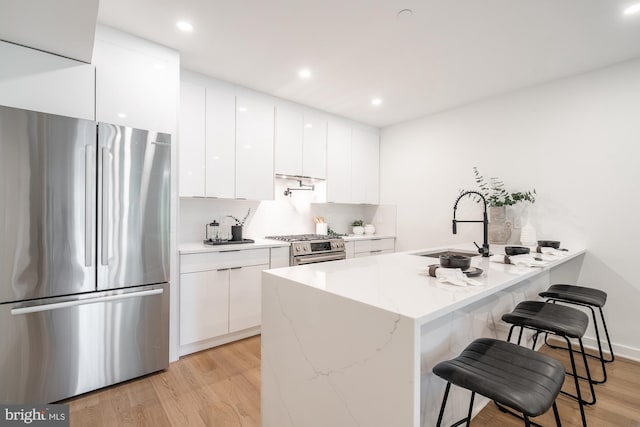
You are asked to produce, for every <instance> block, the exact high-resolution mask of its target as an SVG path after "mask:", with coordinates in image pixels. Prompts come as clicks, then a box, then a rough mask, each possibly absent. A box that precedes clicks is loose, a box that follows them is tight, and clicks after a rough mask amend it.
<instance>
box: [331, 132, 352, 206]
mask: <svg viewBox="0 0 640 427" xmlns="http://www.w3.org/2000/svg"><path fill="white" fill-rule="evenodd" d="M327 157H328V158H329V159H330V161H329V162H328V164H327V201H328V202H336V203H350V202H351V127H350V126H348V125H347V124H345V123H342V122H338V121H334V120H329V123H328V127H327Z"/></svg>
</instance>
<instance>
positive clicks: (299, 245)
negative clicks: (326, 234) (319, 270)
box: [289, 239, 346, 265]
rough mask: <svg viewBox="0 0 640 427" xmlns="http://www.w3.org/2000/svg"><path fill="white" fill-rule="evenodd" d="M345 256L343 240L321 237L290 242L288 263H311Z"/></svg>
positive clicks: (334, 259)
mask: <svg viewBox="0 0 640 427" xmlns="http://www.w3.org/2000/svg"><path fill="white" fill-rule="evenodd" d="M345 258H346V252H345V247H344V240H342V239H323V240H307V241H300V242H292V243H291V258H290V262H289V264H290V265H304V264H313V263H317V262H326V261H336V260H340V259H345Z"/></svg>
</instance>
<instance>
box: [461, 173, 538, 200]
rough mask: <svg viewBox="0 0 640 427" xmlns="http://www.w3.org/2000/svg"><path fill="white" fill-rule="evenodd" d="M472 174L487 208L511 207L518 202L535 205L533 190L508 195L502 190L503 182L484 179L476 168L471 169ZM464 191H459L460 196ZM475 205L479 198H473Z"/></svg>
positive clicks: (494, 178) (497, 179)
mask: <svg viewBox="0 0 640 427" xmlns="http://www.w3.org/2000/svg"><path fill="white" fill-rule="evenodd" d="M473 174H474V176H475V181H476V184H478V191H479V192H480V193H481V194H482V195H483V196H484V198H485V199H486V200H487V204H488V205H489V206H493V207H497V206H513V205H515V204H516V203H519V202H525V201H526V202H531V203H535V201H536V190H535V189H533V190H531V191H526V192H522V191H517V192H514V193H509V192H508V191H507V190H506V189H505V188H504V182H502V180H501V179H499V178H497V177H491V178H489V179H486V178H485V177H484V175H482V174H481V173H480V171H479V170H478V168H477V167H476V166H474V167H473ZM464 191H465V190H460V194H462V193H463V192H464ZM473 199H474V200H475V201H476V203H479V202H480V201H481V199H480V197H477V196H476V197H473Z"/></svg>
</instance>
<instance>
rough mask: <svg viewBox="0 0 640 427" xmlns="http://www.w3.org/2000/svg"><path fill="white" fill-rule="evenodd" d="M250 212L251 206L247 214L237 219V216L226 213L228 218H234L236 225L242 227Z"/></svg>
mask: <svg viewBox="0 0 640 427" xmlns="http://www.w3.org/2000/svg"><path fill="white" fill-rule="evenodd" d="M250 212H251V208H249V210H248V211H247V214H246V215H245V216H244V218H242V220H239V219H238V218H236V217H235V216H233V215H227V216H228V217H229V218H231V219H232V220H234V221H235V222H236V225H239V226H240V227H242V226H243V225H244V223H245V221H246V220H247V218H249V213H250Z"/></svg>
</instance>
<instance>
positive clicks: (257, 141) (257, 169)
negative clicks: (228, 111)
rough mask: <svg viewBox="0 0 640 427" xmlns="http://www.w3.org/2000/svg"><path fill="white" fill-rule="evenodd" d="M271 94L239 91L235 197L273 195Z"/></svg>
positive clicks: (268, 198) (237, 101)
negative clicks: (268, 95) (269, 95)
mask: <svg viewBox="0 0 640 427" xmlns="http://www.w3.org/2000/svg"><path fill="white" fill-rule="evenodd" d="M274 112H275V108H274V103H273V102H272V100H271V98H269V97H267V96H264V95H260V94H258V93H256V92H253V91H249V90H244V89H243V90H238V93H237V94H236V197H237V198H240V199H251V200H273V198H274V172H273V151H274V150H273V148H274V141H273V140H274V123H275V120H274V119H275V116H274Z"/></svg>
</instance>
